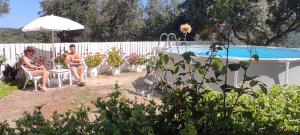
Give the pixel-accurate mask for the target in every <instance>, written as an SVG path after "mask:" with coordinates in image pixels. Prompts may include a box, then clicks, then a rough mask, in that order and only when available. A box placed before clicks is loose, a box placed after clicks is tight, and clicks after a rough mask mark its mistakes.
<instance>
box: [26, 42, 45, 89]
mask: <svg viewBox="0 0 300 135" xmlns="http://www.w3.org/2000/svg"><path fill="white" fill-rule="evenodd" d="M24 54H25V55H24V56H23V57H22V65H24V67H25V68H27V69H28V71H29V72H30V73H31V75H32V76H33V77H35V76H41V77H42V80H41V90H42V91H46V90H47V89H46V83H47V81H48V78H49V72H48V71H47V70H46V69H45V67H44V65H42V64H41V63H36V62H34V61H33V60H32V59H33V56H34V54H35V51H34V48H33V47H27V48H26V50H24Z"/></svg>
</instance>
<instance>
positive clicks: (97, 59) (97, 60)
mask: <svg viewBox="0 0 300 135" xmlns="http://www.w3.org/2000/svg"><path fill="white" fill-rule="evenodd" d="M102 60H103V57H102V55H101V54H100V53H96V54H95V55H92V54H89V55H88V56H87V57H86V58H85V63H86V65H87V66H88V70H89V74H90V76H97V75H98V69H97V67H98V66H99V65H100V64H101V63H102Z"/></svg>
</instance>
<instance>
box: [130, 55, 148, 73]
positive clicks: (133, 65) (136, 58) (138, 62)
mask: <svg viewBox="0 0 300 135" xmlns="http://www.w3.org/2000/svg"><path fill="white" fill-rule="evenodd" d="M127 61H128V63H129V64H130V67H129V70H130V71H132V72H142V71H143V67H142V64H143V63H144V59H143V57H141V56H140V55H138V54H131V55H129V56H127Z"/></svg>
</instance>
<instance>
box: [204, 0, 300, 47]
mask: <svg viewBox="0 0 300 135" xmlns="http://www.w3.org/2000/svg"><path fill="white" fill-rule="evenodd" d="M209 13H210V15H211V18H213V20H214V21H215V22H216V23H218V24H224V23H225V24H227V25H229V26H230V28H231V31H232V32H233V35H234V37H235V38H236V39H238V40H239V41H242V42H243V43H245V44H255V45H271V44H274V43H276V42H280V41H281V40H283V39H284V37H286V36H287V35H288V34H289V33H291V32H294V31H296V30H297V29H299V28H300V3H299V0H215V1H214V3H213V5H212V6H211V7H210V8H209Z"/></svg>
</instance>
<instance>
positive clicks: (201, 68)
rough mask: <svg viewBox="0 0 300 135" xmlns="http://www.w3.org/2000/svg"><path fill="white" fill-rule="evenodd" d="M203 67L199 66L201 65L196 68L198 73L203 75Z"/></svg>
mask: <svg viewBox="0 0 300 135" xmlns="http://www.w3.org/2000/svg"><path fill="white" fill-rule="evenodd" d="M205 70H206V69H205V67H204V66H201V67H199V68H198V72H199V74H201V75H203V74H204V73H205Z"/></svg>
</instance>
